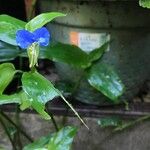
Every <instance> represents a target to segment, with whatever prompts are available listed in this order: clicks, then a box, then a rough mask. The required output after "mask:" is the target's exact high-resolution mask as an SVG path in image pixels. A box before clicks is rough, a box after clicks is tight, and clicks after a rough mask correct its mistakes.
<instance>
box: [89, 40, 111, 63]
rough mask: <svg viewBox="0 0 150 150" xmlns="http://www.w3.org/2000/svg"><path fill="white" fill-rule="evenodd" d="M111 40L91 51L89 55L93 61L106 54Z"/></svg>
mask: <svg viewBox="0 0 150 150" xmlns="http://www.w3.org/2000/svg"><path fill="white" fill-rule="evenodd" d="M109 43H110V42H106V43H104V44H103V45H102V46H101V47H99V48H96V49H95V50H93V51H91V52H90V53H89V57H90V60H91V62H93V61H96V60H98V59H100V58H101V56H102V55H103V54H104V52H105V51H106V50H107V48H108V46H109Z"/></svg>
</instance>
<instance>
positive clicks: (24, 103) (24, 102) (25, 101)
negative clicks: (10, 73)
mask: <svg viewBox="0 0 150 150" xmlns="http://www.w3.org/2000/svg"><path fill="white" fill-rule="evenodd" d="M19 97H20V99H21V104H20V109H21V110H22V111H23V110H25V109H27V108H29V107H31V106H32V100H31V99H30V98H29V96H28V95H27V94H26V93H25V92H24V91H21V92H20V93H19Z"/></svg>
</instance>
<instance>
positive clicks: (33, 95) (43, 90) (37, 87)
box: [22, 72, 59, 119]
mask: <svg viewBox="0 0 150 150" xmlns="http://www.w3.org/2000/svg"><path fill="white" fill-rule="evenodd" d="M22 87H23V90H24V92H25V93H26V94H27V95H28V99H26V100H28V101H29V104H31V106H32V107H33V108H34V109H35V110H36V111H37V112H38V113H39V114H41V115H42V117H43V118H45V119H50V116H49V115H48V114H47V113H46V112H45V111H44V109H45V104H46V103H47V102H48V101H50V100H52V99H53V98H55V97H56V96H59V94H58V93H57V90H56V89H55V88H54V86H53V84H52V83H51V82H50V81H48V80H47V79H45V78H44V77H43V76H42V75H40V74H39V73H37V72H25V73H24V74H23V76H22ZM26 102H27V101H26Z"/></svg>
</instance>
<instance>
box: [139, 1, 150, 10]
mask: <svg viewBox="0 0 150 150" xmlns="http://www.w3.org/2000/svg"><path fill="white" fill-rule="evenodd" d="M139 5H140V6H142V7H144V8H150V0H139Z"/></svg>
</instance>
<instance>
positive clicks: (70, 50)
mask: <svg viewBox="0 0 150 150" xmlns="http://www.w3.org/2000/svg"><path fill="white" fill-rule="evenodd" d="M45 53H46V57H47V58H48V59H50V60H53V61H56V62H63V63H67V64H69V65H72V66H74V67H78V68H86V67H88V66H89V65H90V64H91V63H90V61H89V56H88V54H86V53H85V52H83V51H82V50H81V49H80V48H79V47H77V46H74V45H69V44H63V43H58V44H56V45H53V46H50V47H48V48H47V50H46V52H45Z"/></svg>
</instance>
